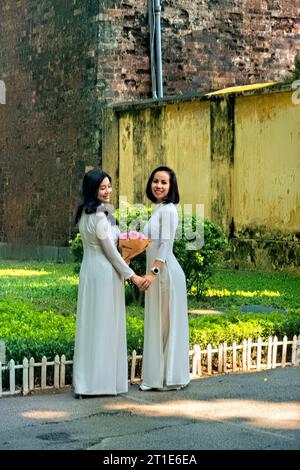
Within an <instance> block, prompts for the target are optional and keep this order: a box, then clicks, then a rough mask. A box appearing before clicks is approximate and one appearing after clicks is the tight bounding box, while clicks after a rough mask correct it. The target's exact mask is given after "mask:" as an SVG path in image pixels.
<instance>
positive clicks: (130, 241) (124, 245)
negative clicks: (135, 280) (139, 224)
mask: <svg viewBox="0 0 300 470" xmlns="http://www.w3.org/2000/svg"><path fill="white" fill-rule="evenodd" d="M151 243H152V241H151V240H148V239H147V237H145V235H144V234H143V233H139V232H136V231H135V230H132V231H131V232H128V233H127V232H125V233H120V236H119V250H120V253H121V255H122V256H123V258H124V260H125V261H126V263H128V264H129V262H130V260H132V259H133V258H134V257H135V256H137V255H139V254H140V253H143V251H145V250H146V249H147V248H148V246H149V245H151Z"/></svg>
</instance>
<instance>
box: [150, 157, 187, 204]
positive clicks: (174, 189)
mask: <svg viewBox="0 0 300 470" xmlns="http://www.w3.org/2000/svg"><path fill="white" fill-rule="evenodd" d="M157 171H165V172H166V173H168V175H169V176H170V189H169V192H168V195H167V197H166V199H165V200H164V201H163V202H164V204H168V203H169V202H173V204H178V202H179V200H180V197H179V191H178V184H177V178H176V175H175V173H174V171H173V170H172V169H171V168H169V167H168V166H159V167H158V168H155V170H153V171H152V173H151V175H150V178H149V180H148V183H147V186H146V194H147V198H148V199H150V201H152V202H156V197H155V196H154V195H153V193H152V189H151V184H152V181H153V178H154V175H155V173H156V172H157Z"/></svg>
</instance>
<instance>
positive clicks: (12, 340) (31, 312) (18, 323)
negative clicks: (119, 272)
mask: <svg viewBox="0 0 300 470" xmlns="http://www.w3.org/2000/svg"><path fill="white" fill-rule="evenodd" d="M141 311H142V310H141V309H140V307H138V306H137V307H136V312H135V311H134V310H132V309H131V310H129V312H128V313H129V314H128V315H127V342H128V351H129V352H131V351H132V350H133V349H136V351H137V352H138V353H142V348H143V325H144V321H143V317H142V315H141ZM0 316H1V322H0V339H3V340H4V341H5V343H6V356H7V360H9V359H11V358H13V359H14V360H15V361H17V362H19V363H20V362H22V360H23V358H24V357H27V358H30V357H31V356H33V357H34V358H35V359H36V360H41V358H42V356H46V357H47V358H49V359H53V358H54V356H55V355H56V354H59V355H62V354H65V355H66V357H67V358H68V359H71V358H72V357H73V354H74V337H75V321H76V318H75V315H68V316H63V315H60V314H58V313H54V312H52V311H44V312H38V311H36V310H35V309H34V307H33V306H32V305H30V304H24V303H23V302H17V301H14V302H12V301H11V300H10V301H9V303H8V302H6V301H3V300H0ZM189 324H190V347H192V346H193V345H194V344H200V345H201V347H202V348H205V347H206V346H207V344H208V343H211V344H212V346H213V347H216V346H217V345H218V343H220V342H224V341H227V343H228V344H229V345H230V344H232V342H233V341H236V342H237V343H238V344H240V343H241V342H242V341H243V339H247V338H249V337H250V338H252V339H253V340H254V339H257V337H258V336H261V337H262V339H267V338H268V336H274V335H277V336H278V337H279V338H282V337H283V336H284V335H287V337H288V338H289V339H291V338H292V337H293V335H295V334H296V335H299V333H300V309H295V310H293V311H291V312H289V313H286V314H285V313H278V312H274V313H264V314H263V313H262V314H256V313H250V314H237V313H232V314H227V315H218V316H209V315H205V316H204V315H203V316H199V317H190V318H189Z"/></svg>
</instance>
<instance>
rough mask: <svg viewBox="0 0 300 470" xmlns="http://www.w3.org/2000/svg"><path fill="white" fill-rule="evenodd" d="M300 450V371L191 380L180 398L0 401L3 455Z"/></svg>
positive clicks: (141, 395)
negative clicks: (20, 452) (24, 452)
mask: <svg viewBox="0 0 300 470" xmlns="http://www.w3.org/2000/svg"><path fill="white" fill-rule="evenodd" d="M20 449H22V450H25V449H26V450H72V451H73V450H83V449H84V450H92V451H93V450H97V451H108V450H111V451H114V450H139V449H140V450H147V449H151V450H153V449H155V450H157V451H162V450H181V451H184V450H211V451H214V450H300V367H286V368H284V369H281V368H277V369H272V370H268V371H263V372H255V373H237V374H227V375H217V376H213V377H203V378H200V379H196V380H192V381H191V383H190V385H189V386H188V387H187V388H185V389H183V390H180V391H166V392H158V391H149V392H141V391H140V390H139V388H138V385H131V386H130V387H129V393H128V394H124V395H119V396H117V397H109V396H106V397H96V398H86V399H82V400H77V399H75V398H74V396H73V392H72V390H71V389H65V390H64V391H61V392H53V391H48V392H44V393H35V394H34V395H30V396H26V397H21V396H17V397H5V398H2V399H1V400H0V450H1V451H5V450H8V451H9V450H20Z"/></svg>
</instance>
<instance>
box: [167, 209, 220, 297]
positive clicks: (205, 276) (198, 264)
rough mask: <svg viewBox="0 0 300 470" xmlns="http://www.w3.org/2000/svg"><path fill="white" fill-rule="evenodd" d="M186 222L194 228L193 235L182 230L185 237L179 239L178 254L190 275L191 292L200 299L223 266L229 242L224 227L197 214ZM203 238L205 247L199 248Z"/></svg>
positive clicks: (176, 251)
mask: <svg viewBox="0 0 300 470" xmlns="http://www.w3.org/2000/svg"><path fill="white" fill-rule="evenodd" d="M189 219H190V220H189ZM182 223H184V224H186V225H188V226H190V227H192V229H193V234H192V235H191V234H189V233H185V232H184V230H182V233H183V236H182V237H181V238H180V239H177V240H175V243H174V254H175V256H176V258H177V259H178V261H179V263H180V264H181V266H182V269H183V271H184V273H185V275H186V282H187V288H188V292H189V293H190V294H195V295H196V298H197V299H198V298H199V297H200V296H201V295H202V294H203V292H204V290H205V289H206V288H207V287H208V281H209V279H210V278H211V277H212V275H213V274H214V272H215V271H216V269H217V268H218V267H219V265H220V263H221V260H222V257H223V251H224V248H225V246H226V243H227V241H226V238H225V235H224V232H223V230H222V229H221V227H219V226H218V225H216V224H214V223H212V222H210V221H209V220H207V219H205V220H204V222H203V221H202V220H201V219H200V218H199V217H197V218H196V216H194V215H193V216H192V217H191V216H187V215H185V216H184V219H182ZM203 224H204V226H203ZM179 229H180V227H179ZM203 235H204V239H203ZM201 239H203V241H204V244H203V246H202V247H201V248H200V249H198V247H199V240H201ZM187 246H188V247H189V248H190V249H187Z"/></svg>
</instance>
